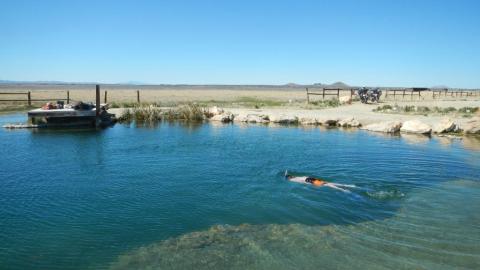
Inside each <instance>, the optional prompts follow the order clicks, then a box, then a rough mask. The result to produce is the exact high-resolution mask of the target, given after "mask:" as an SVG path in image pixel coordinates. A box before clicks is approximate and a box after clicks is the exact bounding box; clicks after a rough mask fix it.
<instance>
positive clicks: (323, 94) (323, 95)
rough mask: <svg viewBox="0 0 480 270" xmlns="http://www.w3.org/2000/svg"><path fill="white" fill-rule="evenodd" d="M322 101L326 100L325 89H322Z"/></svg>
mask: <svg viewBox="0 0 480 270" xmlns="http://www.w3.org/2000/svg"><path fill="white" fill-rule="evenodd" d="M322 90H323V91H322V100H323V99H325V88H322Z"/></svg>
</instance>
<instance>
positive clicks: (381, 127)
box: [361, 121, 402, 133]
mask: <svg viewBox="0 0 480 270" xmlns="http://www.w3.org/2000/svg"><path fill="white" fill-rule="evenodd" d="M401 127H402V123H401V122H399V121H386V122H380V123H374V124H370V125H366V126H364V127H363V128H361V129H365V130H368V131H374V132H385V133H395V132H398V131H400V128H401Z"/></svg>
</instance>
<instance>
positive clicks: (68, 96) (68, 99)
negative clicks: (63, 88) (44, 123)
mask: <svg viewBox="0 0 480 270" xmlns="http://www.w3.org/2000/svg"><path fill="white" fill-rule="evenodd" d="M67 104H70V91H67Z"/></svg>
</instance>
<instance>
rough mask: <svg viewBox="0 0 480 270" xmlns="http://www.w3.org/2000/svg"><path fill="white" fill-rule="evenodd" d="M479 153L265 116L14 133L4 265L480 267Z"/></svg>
mask: <svg viewBox="0 0 480 270" xmlns="http://www.w3.org/2000/svg"><path fill="white" fill-rule="evenodd" d="M23 120H24V116H23V115H20V114H14V115H7V116H2V117H0V125H3V124H4V123H7V122H20V121H23ZM479 150H480V140H479V139H478V138H472V137H470V138H469V137H465V138H464V139H462V140H458V139H454V140H451V139H447V138H438V137H433V138H428V137H422V136H414V135H408V136H388V135H383V134H374V133H368V132H364V131H358V130H340V129H321V128H302V127H284V126H263V125H248V126H247V125H245V126H244V125H221V124H182V123H175V124H167V123H164V124H160V125H158V126H155V127H134V126H125V125H116V126H114V127H113V128H109V129H105V130H102V131H91V130H63V131H62V130H55V131H48V130H14V131H9V130H4V129H2V130H0V155H1V159H0V205H1V206H2V207H1V208H0V229H1V230H0V266H1V267H0V268H5V269H98V268H100V269H104V268H107V269H108V268H113V269H132V268H133V269H135V268H140V269H141V268H147V269H189V268H192V269H352V268H357V269H360V268H368V269H412V268H413V269H478V268H480V245H479V244H478V243H480V151H479ZM286 169H288V170H289V171H291V172H294V173H297V174H302V175H303V174H305V175H307V174H308V175H314V176H318V177H322V178H325V179H327V180H330V181H334V182H338V183H344V184H354V185H356V186H358V188H356V189H353V192H352V193H351V194H348V193H342V192H339V191H335V190H332V189H329V188H315V187H311V186H306V185H300V184H295V183H290V182H287V181H285V179H284V177H283V173H284V171H285V170H286Z"/></svg>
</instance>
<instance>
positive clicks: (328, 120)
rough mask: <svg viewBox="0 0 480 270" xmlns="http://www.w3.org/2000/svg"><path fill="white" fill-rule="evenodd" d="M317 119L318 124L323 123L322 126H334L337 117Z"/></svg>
mask: <svg viewBox="0 0 480 270" xmlns="http://www.w3.org/2000/svg"><path fill="white" fill-rule="evenodd" d="M317 121H318V123H319V124H320V125H323V126H336V125H337V122H338V119H334V118H323V119H318V120H317Z"/></svg>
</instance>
